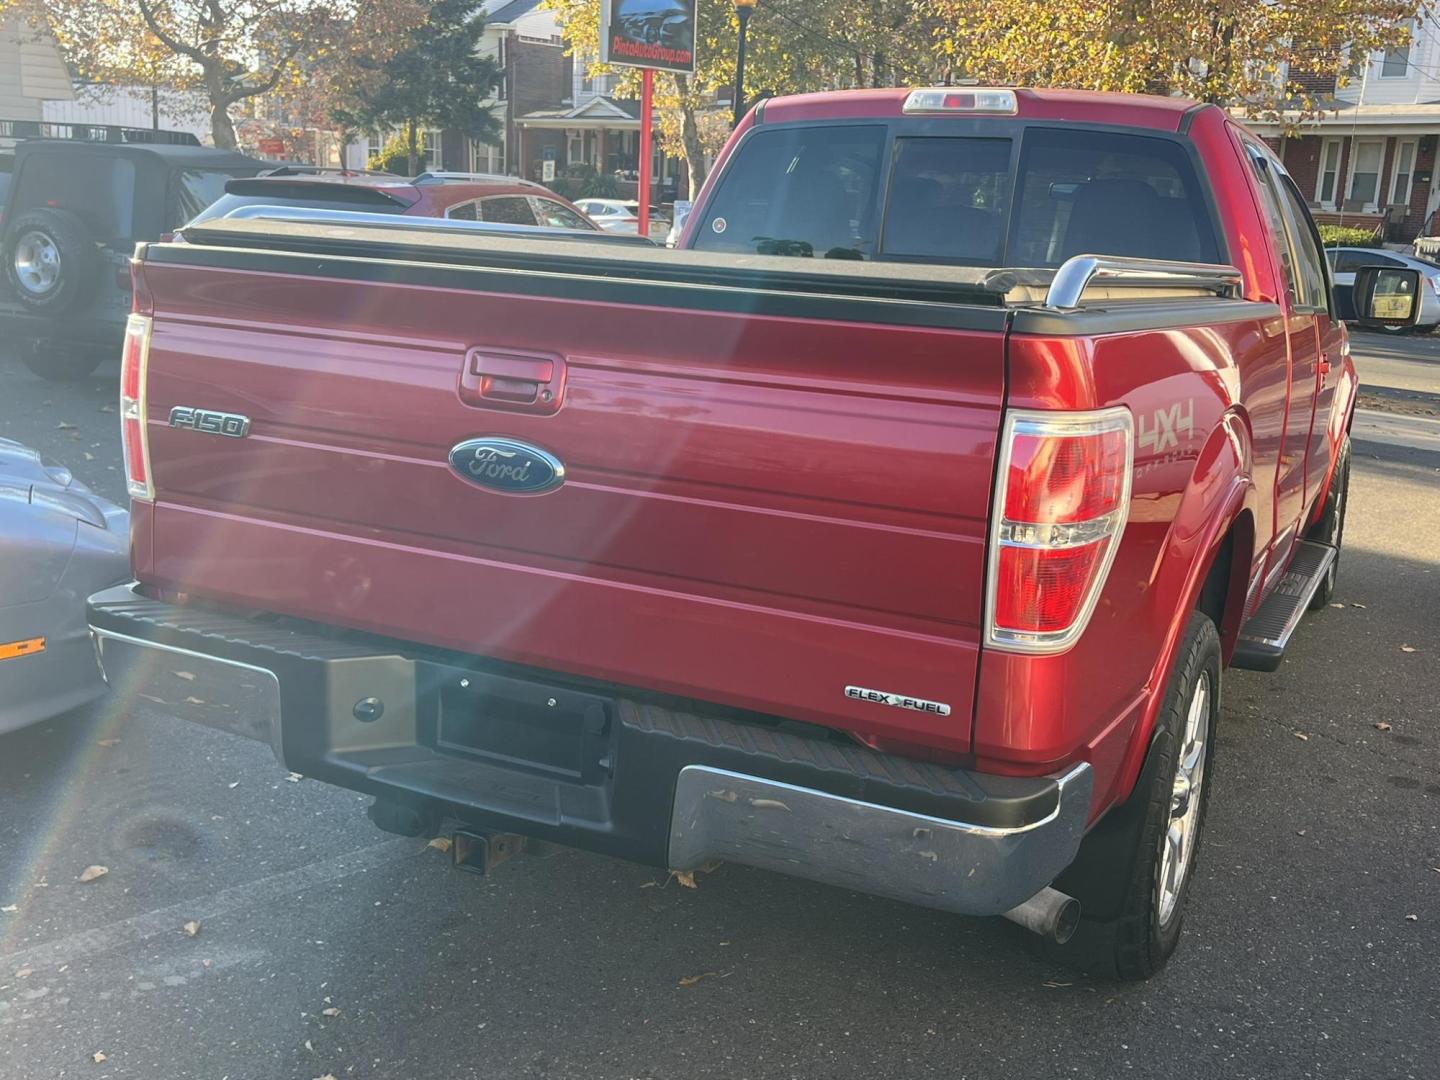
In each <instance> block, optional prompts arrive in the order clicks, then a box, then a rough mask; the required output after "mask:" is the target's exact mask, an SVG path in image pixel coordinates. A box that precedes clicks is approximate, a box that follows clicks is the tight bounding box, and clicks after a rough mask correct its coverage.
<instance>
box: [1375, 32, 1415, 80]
mask: <svg viewBox="0 0 1440 1080" xmlns="http://www.w3.org/2000/svg"><path fill="white" fill-rule="evenodd" d="M1408 32H1409V38H1408V39H1407V40H1406V42H1405V44H1404V45H1400V46H1397V47H1396V48H1393V49H1386V50H1385V55H1384V58H1383V59H1382V60H1381V61H1380V77H1381V78H1382V79H1403V78H1404V77H1405V76H1406V75H1409V74H1410V47H1411V45H1412V44H1413V42H1414V37H1415V24H1414V23H1411V24H1410V26H1409V28H1408Z"/></svg>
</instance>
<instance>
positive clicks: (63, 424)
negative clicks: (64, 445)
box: [55, 420, 75, 431]
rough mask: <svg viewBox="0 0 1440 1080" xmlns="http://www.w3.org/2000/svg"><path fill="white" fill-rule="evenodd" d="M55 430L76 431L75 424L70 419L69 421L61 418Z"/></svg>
mask: <svg viewBox="0 0 1440 1080" xmlns="http://www.w3.org/2000/svg"><path fill="white" fill-rule="evenodd" d="M55 430H56V431H74V430H75V425H74V424H72V423H70V421H68V420H61V421H60V422H59V423H58V424H56V425H55Z"/></svg>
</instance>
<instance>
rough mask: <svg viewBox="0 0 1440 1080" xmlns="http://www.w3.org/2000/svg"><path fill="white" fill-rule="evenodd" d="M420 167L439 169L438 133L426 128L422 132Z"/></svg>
mask: <svg viewBox="0 0 1440 1080" xmlns="http://www.w3.org/2000/svg"><path fill="white" fill-rule="evenodd" d="M420 157H421V162H420V166H421V168H424V169H438V168H440V167H441V166H440V162H441V156H440V132H438V131H434V130H431V129H429V128H427V129H426V130H425V132H424V145H423V146H422V148H421V150H420Z"/></svg>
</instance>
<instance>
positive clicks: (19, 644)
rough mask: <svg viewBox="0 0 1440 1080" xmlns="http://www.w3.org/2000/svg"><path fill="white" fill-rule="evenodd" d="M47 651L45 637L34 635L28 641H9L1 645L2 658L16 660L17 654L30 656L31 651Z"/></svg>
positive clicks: (0, 653) (0, 655) (0, 656)
mask: <svg viewBox="0 0 1440 1080" xmlns="http://www.w3.org/2000/svg"><path fill="white" fill-rule="evenodd" d="M44 651H45V639H44V638H43V637H33V638H30V639H28V640H26V641H9V642H6V643H5V644H4V645H0V660H14V659H15V658H16V657H17V656H29V655H30V654H31V653H42V652H44Z"/></svg>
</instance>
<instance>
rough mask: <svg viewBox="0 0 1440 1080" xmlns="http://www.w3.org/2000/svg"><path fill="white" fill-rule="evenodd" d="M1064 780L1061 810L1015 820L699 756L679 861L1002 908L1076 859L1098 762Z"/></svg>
mask: <svg viewBox="0 0 1440 1080" xmlns="http://www.w3.org/2000/svg"><path fill="white" fill-rule="evenodd" d="M1056 782H1057V783H1058V784H1059V787H1060V797H1059V800H1058V801H1057V803H1056V805H1055V809H1054V811H1053V812H1052V813H1051V814H1050V816H1049V817H1047V818H1044V819H1042V820H1040V821H1036V822H1034V823H1032V824H1028V825H1024V826H1020V827H1017V828H1013V829H1005V828H993V827H987V826H981V825H974V824H968V823H966V822H963V821H948V820H945V819H943V818H937V817H929V816H926V815H924V814H916V813H911V812H909V811H905V810H898V809H896V808H894V807H890V806H880V805H877V804H875V803H867V802H860V801H858V800H855V799H847V798H844V797H842V796H839V795H832V794H830V793H828V792H823V791H815V790H812V789H809V788H803V787H795V786H793V785H790V784H781V783H776V782H775V781H772V780H762V779H759V778H756V777H753V776H744V775H741V774H739V773H734V772H727V771H725V770H722V769H714V768H710V767H708V766H703V765H690V766H687V767H686V768H684V769H682V770H681V771H680V776H679V779H678V780H677V782H676V785H675V809H674V812H673V815H672V817H671V823H670V865H671V867H672V868H674V869H676V870H694V869H697V868H699V867H700V866H702V865H704V864H705V863H707V862H710V861H712V860H723V861H726V862H737V863H744V864H746V865H748V866H756V867H760V868H761V869H765V870H774V871H777V872H779V873H782V874H790V875H792V876H794V877H803V878H809V879H810V880H812V881H820V882H824V883H825V884H827V885H839V886H841V887H843V888H847V889H854V890H856V891H858V892H864V893H871V894H874V895H877V896H888V897H890V898H892V899H895V900H904V901H906V902H908V903H912V904H920V905H923V906H925V907H932V908H939V909H941V910H943V911H953V912H958V913H960V914H965V915H1001V914H1004V913H1005V912H1007V911H1009V910H1010V909H1011V908H1014V907H1015V906H1017V905H1019V904H1022V903H1024V902H1025V901H1026V900H1028V899H1029V898H1030V897H1031V896H1033V895H1034V894H1035V893H1036V892H1038V891H1039V890H1040V889H1042V888H1043V887H1044V886H1046V885H1048V884H1049V883H1050V882H1051V881H1053V880H1054V879H1055V877H1056V876H1057V875H1058V874H1059V873H1060V871H1061V870H1063V869H1065V867H1067V866H1068V865H1070V863H1071V861H1072V860H1073V859H1074V858H1075V853H1076V851H1077V850H1078V848H1079V846H1080V840H1081V838H1082V837H1083V836H1084V835H1085V820H1086V817H1087V815H1088V813H1089V808H1090V792H1091V786H1092V783H1093V780H1092V776H1091V769H1090V766H1089V765H1088V764H1084V763H1082V764H1079V765H1076V766H1075V767H1074V768H1072V769H1070V770H1069V771H1068V772H1066V773H1065V774H1064V775H1063V776H1060V777H1058V778H1056Z"/></svg>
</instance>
